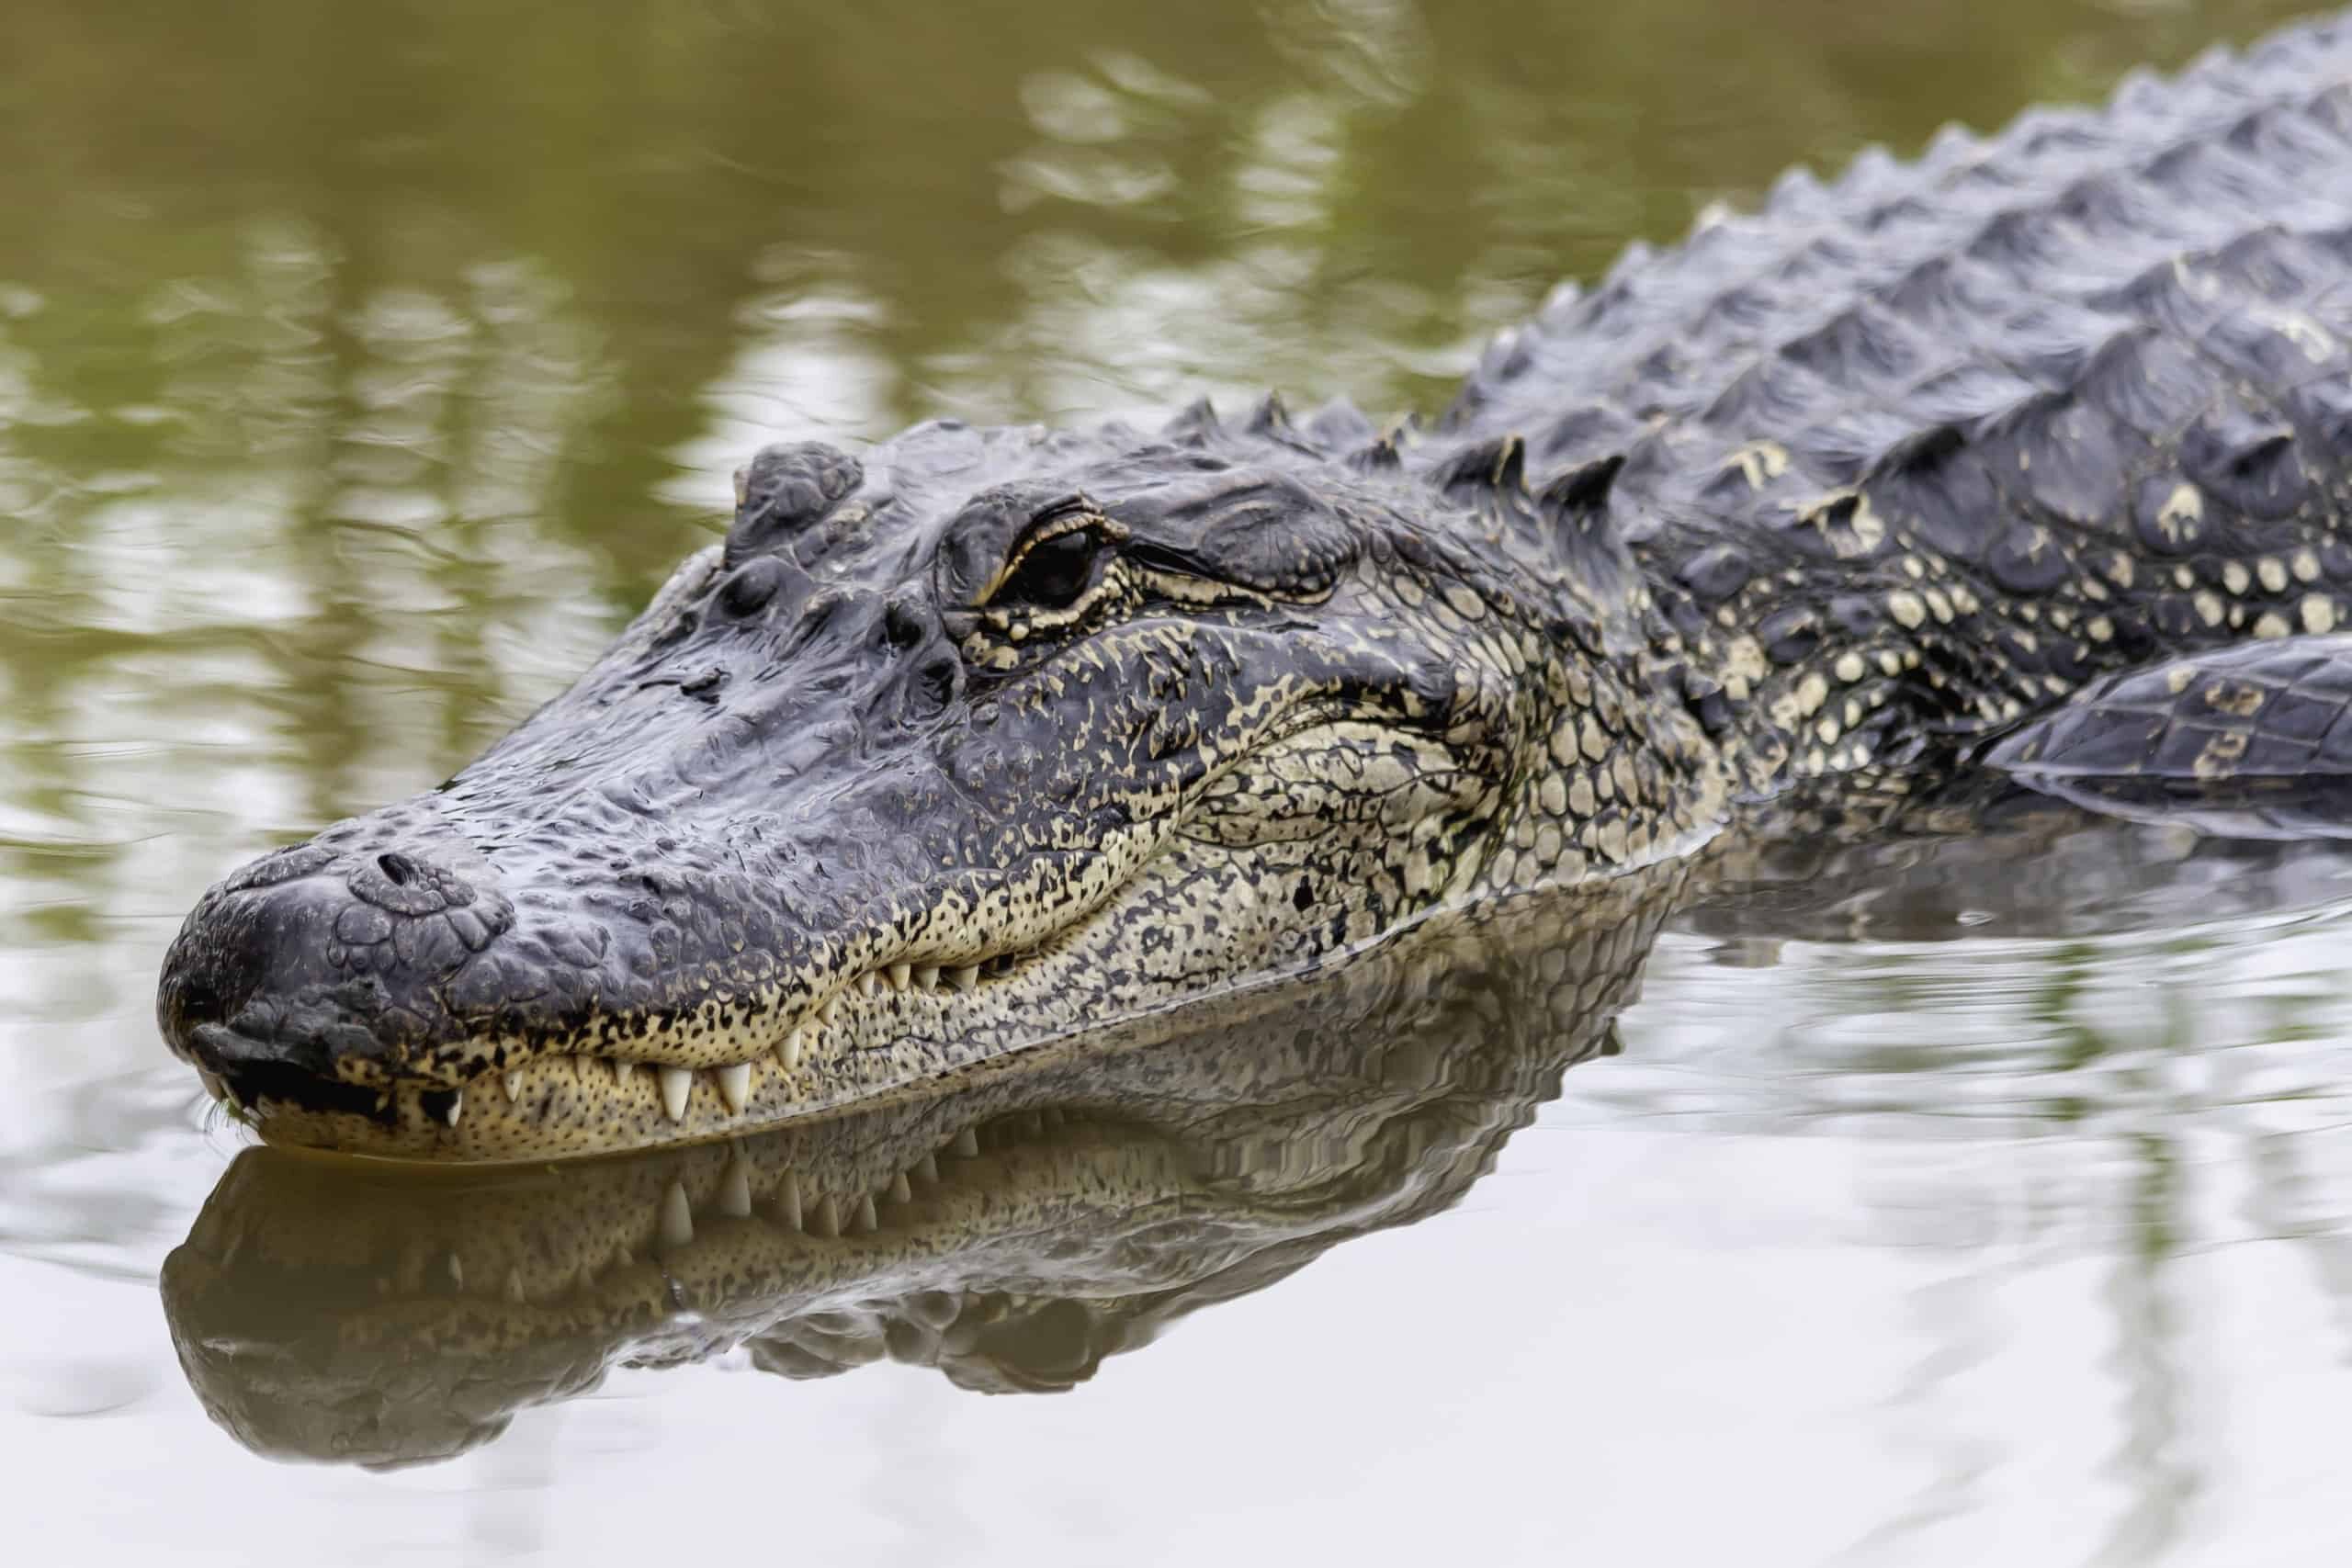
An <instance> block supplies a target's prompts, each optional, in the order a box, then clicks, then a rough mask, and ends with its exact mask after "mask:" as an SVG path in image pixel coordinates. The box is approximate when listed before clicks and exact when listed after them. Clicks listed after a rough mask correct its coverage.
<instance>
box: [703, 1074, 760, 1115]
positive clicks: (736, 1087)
mask: <svg viewBox="0 0 2352 1568" xmlns="http://www.w3.org/2000/svg"><path fill="white" fill-rule="evenodd" d="M710 1076H711V1077H715V1078H717V1079H718V1098H719V1099H721V1100H725V1101H726V1102H727V1109H728V1110H729V1111H737V1112H739V1113H740V1112H741V1111H742V1109H743V1106H744V1103H745V1102H746V1101H748V1100H750V1099H751V1098H752V1064H751V1063H749V1062H738V1063H736V1064H735V1065H734V1066H729V1067H720V1068H719V1069H718V1070H717V1071H716V1072H714V1073H712V1074H711V1075H710Z"/></svg>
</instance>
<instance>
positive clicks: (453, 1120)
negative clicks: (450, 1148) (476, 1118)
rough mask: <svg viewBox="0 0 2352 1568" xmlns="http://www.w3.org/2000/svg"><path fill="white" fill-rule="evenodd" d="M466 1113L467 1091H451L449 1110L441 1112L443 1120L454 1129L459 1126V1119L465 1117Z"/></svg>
mask: <svg viewBox="0 0 2352 1568" xmlns="http://www.w3.org/2000/svg"><path fill="white" fill-rule="evenodd" d="M465 1113H466V1091H465V1090H464V1089H451V1090H450V1091H449V1109H447V1111H443V1112H441V1120H442V1121H444V1122H447V1123H449V1125H450V1126H452V1127H454V1126H456V1125H457V1124H458V1117H460V1116H463V1115H464V1114H465Z"/></svg>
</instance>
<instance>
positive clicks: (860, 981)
mask: <svg viewBox="0 0 2352 1568" xmlns="http://www.w3.org/2000/svg"><path fill="white" fill-rule="evenodd" d="M857 994H858V995H859V996H861V997H870V996H872V995H873V994H874V971H873V970H871V969H868V970H867V971H866V972H865V974H863V975H860V976H858V977H857Z"/></svg>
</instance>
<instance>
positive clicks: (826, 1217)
mask: <svg viewBox="0 0 2352 1568" xmlns="http://www.w3.org/2000/svg"><path fill="white" fill-rule="evenodd" d="M809 1229H810V1230H811V1231H813V1232H815V1233H816V1234H817V1235H821V1236H823V1237H825V1238H826V1239H828V1240H831V1238H832V1237H834V1236H837V1235H841V1234H842V1209H841V1205H840V1204H838V1203H836V1202H834V1201H833V1200H832V1198H831V1196H830V1195H828V1196H827V1197H825V1198H824V1199H823V1200H821V1201H820V1202H819V1203H818V1204H817V1217H816V1218H815V1219H814V1220H813V1221H811V1222H810V1224H809Z"/></svg>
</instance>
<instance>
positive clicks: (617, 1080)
mask: <svg viewBox="0 0 2352 1568" xmlns="http://www.w3.org/2000/svg"><path fill="white" fill-rule="evenodd" d="M636 1067H637V1064H636V1063H635V1062H624V1061H622V1060H621V1059H620V1058H619V1057H618V1056H616V1057H614V1058H613V1084H614V1086H615V1087H616V1088H618V1089H627V1088H628V1076H629V1074H630V1073H631V1072H633V1071H635V1070H636Z"/></svg>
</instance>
